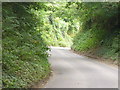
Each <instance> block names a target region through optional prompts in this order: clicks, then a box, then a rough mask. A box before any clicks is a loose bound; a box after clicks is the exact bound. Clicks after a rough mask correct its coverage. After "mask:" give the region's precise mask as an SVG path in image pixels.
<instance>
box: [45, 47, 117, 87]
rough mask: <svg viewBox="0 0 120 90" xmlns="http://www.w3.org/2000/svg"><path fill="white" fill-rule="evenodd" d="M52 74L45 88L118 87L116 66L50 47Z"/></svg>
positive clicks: (68, 50) (67, 50) (60, 48)
mask: <svg viewBox="0 0 120 90" xmlns="http://www.w3.org/2000/svg"><path fill="white" fill-rule="evenodd" d="M51 49H52V51H51V52H50V53H51V57H50V58H49V62H50V63H51V66H52V69H53V76H52V77H51V78H50V80H49V81H48V83H47V84H46V85H45V88H118V68H115V67H113V66H110V65H106V64H103V63H100V62H98V61H95V60H93V59H91V58H88V57H85V56H81V55H78V54H75V53H73V52H72V51H70V49H69V48H62V47H51Z"/></svg>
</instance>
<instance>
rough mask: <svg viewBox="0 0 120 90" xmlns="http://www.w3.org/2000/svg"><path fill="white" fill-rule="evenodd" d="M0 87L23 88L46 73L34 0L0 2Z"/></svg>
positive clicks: (45, 49)
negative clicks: (0, 19) (0, 43)
mask: <svg viewBox="0 0 120 90" xmlns="http://www.w3.org/2000/svg"><path fill="white" fill-rule="evenodd" d="M2 6H3V8H2V14H3V40H2V41H3V54H2V55H3V57H2V58H3V59H2V70H3V78H2V80H3V87H4V88H24V87H28V86H29V85H31V84H33V83H34V82H37V81H38V80H41V79H43V78H45V77H46V76H48V75H49V73H50V65H49V63H48V60H47V58H48V54H47V50H49V49H48V47H47V46H46V43H45V42H44V41H43V39H42V38H41V34H40V32H38V31H36V27H37V25H39V22H38V20H37V18H36V15H35V14H34V12H33V11H32V10H34V9H35V8H34V7H38V4H37V3H3V4H2Z"/></svg>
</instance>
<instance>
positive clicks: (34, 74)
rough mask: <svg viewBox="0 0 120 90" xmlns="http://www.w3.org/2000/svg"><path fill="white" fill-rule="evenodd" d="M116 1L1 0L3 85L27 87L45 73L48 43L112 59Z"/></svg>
mask: <svg viewBox="0 0 120 90" xmlns="http://www.w3.org/2000/svg"><path fill="white" fill-rule="evenodd" d="M119 7H120V5H119V4H118V3H100V2H96V3H80V2H64V3H60V2H49V3H43V2H40V3H33V2H32V3H22V2H21V3H3V9H2V13H3V18H2V19H3V21H2V23H3V87H16V88H17V87H27V86H28V85H30V84H31V83H32V82H37V81H38V80H41V79H43V78H45V77H46V76H47V75H48V74H49V73H50V65H49V63H48V61H47V57H48V53H47V50H49V49H48V47H47V46H71V45H72V46H71V48H72V49H73V50H75V51H79V52H84V53H89V54H94V55H96V56H100V57H104V58H109V59H112V60H117V58H118V53H119V48H118V39H119V36H118V34H119V33H120V31H119V30H120V29H119V25H118V16H119V15H118V14H119V11H118V8H119Z"/></svg>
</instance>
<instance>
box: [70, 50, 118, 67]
mask: <svg viewBox="0 0 120 90" xmlns="http://www.w3.org/2000/svg"><path fill="white" fill-rule="evenodd" d="M70 51H72V52H74V53H76V54H79V55H83V56H86V57H89V58H93V59H94V60H96V61H98V62H101V63H105V64H108V65H111V66H113V67H116V68H118V66H119V65H120V64H119V63H118V60H116V61H113V60H111V59H105V58H103V57H98V56H96V55H93V54H90V53H83V52H78V51H74V50H70Z"/></svg>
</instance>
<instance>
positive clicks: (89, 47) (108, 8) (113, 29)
mask: <svg viewBox="0 0 120 90" xmlns="http://www.w3.org/2000/svg"><path fill="white" fill-rule="evenodd" d="M77 5H78V8H77V10H78V14H79V15H80V18H79V20H80V21H81V26H80V27H81V28H80V31H79V33H78V34H77V35H76V36H75V37H74V41H73V45H72V48H73V49H74V50H75V51H82V52H90V53H89V54H95V55H97V56H102V57H104V58H109V59H113V60H117V59H118V53H119V48H118V39H119V38H118V33H120V31H119V30H120V29H119V25H118V14H119V11H118V3H98V2H97V3H77Z"/></svg>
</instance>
